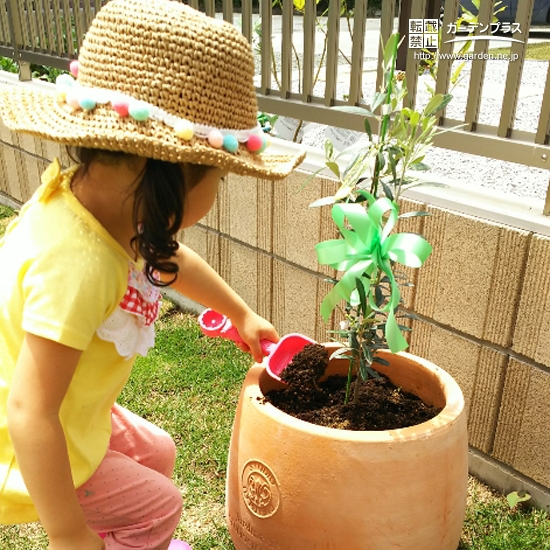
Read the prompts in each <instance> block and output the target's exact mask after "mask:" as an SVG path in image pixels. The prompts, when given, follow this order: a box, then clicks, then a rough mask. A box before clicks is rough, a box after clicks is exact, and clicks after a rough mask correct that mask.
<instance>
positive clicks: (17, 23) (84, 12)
mask: <svg viewBox="0 0 550 550" xmlns="http://www.w3.org/2000/svg"><path fill="white" fill-rule="evenodd" d="M104 3H106V0H0V55H1V56H5V57H10V58H12V59H14V60H15V61H16V62H17V63H18V64H19V67H20V78H21V79H29V78H30V76H31V75H30V69H29V66H30V63H37V64H43V65H49V66H52V67H57V68H67V66H68V60H70V59H72V58H75V57H76V55H77V52H78V46H79V44H81V42H82V39H83V37H84V34H85V32H86V29H87V28H88V26H89V25H90V22H91V20H92V19H93V17H94V16H95V14H96V13H97V11H98V10H99V9H100V7H101V5H103V4H104ZM186 3H188V4H189V5H191V6H192V7H194V8H197V9H202V10H203V11H204V12H205V13H206V14H207V15H210V16H213V17H223V19H225V20H226V21H229V22H231V23H233V24H234V25H236V26H237V27H238V28H239V29H240V30H241V31H242V32H243V34H244V35H245V36H246V37H247V38H248V40H249V41H250V42H251V43H252V44H253V47H254V49H255V51H256V52H257V54H258V65H257V71H256V72H257V82H256V85H257V92H258V102H259V107H260V109H261V110H262V111H265V112H268V113H274V114H278V115H280V116H285V117H290V118H295V119H299V120H307V121H309V122H317V123H320V124H326V125H328V126H335V127H341V128H347V129H350V130H357V131H362V130H363V128H364V125H363V120H362V117H361V116H359V115H354V114H350V113H344V112H341V111H335V110H333V109H330V107H333V106H337V105H358V104H361V103H365V102H367V103H368V100H369V99H370V96H371V93H372V92H373V91H374V90H375V89H376V88H377V86H378V84H379V83H380V81H381V70H380V64H379V63H378V62H377V61H376V58H377V56H379V55H380V46H379V45H380V43H381V41H383V42H385V41H386V40H387V38H388V37H389V36H390V34H391V33H392V32H393V30H394V29H395V27H396V20H397V19H396V16H397V15H400V23H399V28H400V30H401V31H404V32H405V33H407V32H408V31H409V29H408V28H407V26H406V25H407V19H424V18H427V17H429V14H430V13H431V14H432V15H433V12H434V6H435V7H436V9H437V10H439V3H438V2H437V1H434V0H414V1H413V0H401V1H400V2H399V3H398V4H399V5H398V6H397V7H396V5H395V2H393V1H384V2H383V9H382V14H381V17H380V21H379V30H378V31H377V32H375V33H373V32H372V31H371V30H370V27H371V23H372V20H370V19H367V9H368V0H356V1H355V5H354V10H353V16H352V17H342V16H341V5H342V1H341V0H330V2H329V8H328V12H327V13H326V14H325V15H324V16H323V17H321V16H318V14H317V13H316V2H315V1H314V0H307V1H306V3H305V7H304V10H303V12H301V13H299V14H298V15H299V16H298V17H297V12H296V10H295V8H294V5H293V2H292V0H281V1H280V2H279V1H275V2H272V0H260V8H259V13H254V10H253V5H252V0H242V2H241V8H240V12H237V10H235V9H234V7H233V2H232V1H229V0H222V2H221V8H220V7H217V6H219V5H220V2H219V1H218V2H216V1H215V0H203V1H201V2H199V1H198V0H189V1H188V2H186ZM533 8H534V0H518V8H517V12H516V19H515V25H516V28H519V29H520V31H521V37H522V38H523V40H521V41H518V42H512V45H511V50H510V54H511V56H513V57H515V58H516V59H515V60H514V61H512V60H510V61H508V62H499V63H501V65H502V74H501V77H500V78H501V81H502V82H504V83H505V85H504V91H503V97H502V103H501V106H500V116H499V121H498V124H493V125H488V124H484V123H482V120H483V114H484V111H483V109H484V108H485V107H484V105H483V101H482V99H483V86H484V82H485V72H486V68H487V63H488V62H489V60H488V59H486V57H487V55H486V54H487V53H488V45H489V41H488V40H476V41H474V46H473V50H472V51H473V53H474V54H475V55H476V59H474V60H472V61H471V71H470V79H469V85H468V90H467V95H466V98H465V110H464V113H463V115H461V116H459V117H456V116H455V117H454V118H450V117H449V116H447V113H443V114H442V116H441V118H440V120H439V125H440V127H441V128H455V130H453V131H450V132H445V133H441V134H438V135H437V136H436V139H435V145H436V146H439V147H444V148H448V149H452V150H456V151H461V152H464V153H471V154H476V155H482V156H486V157H490V158H495V159H498V160H505V161H511V162H517V163H520V164H524V165H527V166H532V167H536V168H548V167H549V165H550V159H549V156H550V146H549V138H550V136H549V132H550V72H549V71H548V62H545V63H546V81H545V87H544V91H543V93H542V97H541V98H537V101H535V102H534V104H533V109H534V110H536V111H537V113H538V116H537V123H536V125H535V126H534V127H533V128H527V129H525V128H518V125H517V117H516V113H517V106H518V97H519V89H520V84H521V78H522V72H523V69H524V60H525V51H526V47H527V36H528V35H529V30H530V21H531V16H532V13H533ZM494 11H495V0H482V2H481V7H480V13H479V21H480V22H481V23H484V24H482V25H479V26H477V27H476V28H475V30H474V36H483V35H486V36H490V33H491V31H492V27H491V26H490V25H487V23H490V21H491V16H492V14H493V13H494ZM458 14H459V0H446V1H445V3H444V15H443V20H442V24H441V43H440V48H439V54H440V56H439V61H438V68H437V79H436V81H435V83H434V89H435V91H436V92H437V93H446V92H448V91H449V90H450V88H451V87H452V83H451V79H452V75H453V71H454V70H455V69H456V65H454V63H455V64H456V61H454V62H453V59H451V54H453V51H454V49H453V46H454V43H453V42H449V40H452V39H453V38H456V35H455V34H453V29H452V25H453V23H454V22H456V20H457V17H458ZM405 16H407V17H405ZM373 41H374V42H373ZM407 45H408V44H407V43H406V41H405V43H404V44H403V45H402V46H401V47H402V48H407ZM418 51H419V50H415V49H413V48H408V49H407V51H406V52H404V53H405V67H404V68H405V70H406V75H407V82H408V87H409V91H410V98H409V101H410V103H411V105H412V106H414V105H415V104H416V103H418V102H420V103H421V102H422V101H423V100H424V99H425V97H424V96H425V93H424V96H422V94H423V90H422V89H421V87H420V85H419V83H420V80H419V78H418V75H419V68H420V64H421V63H422V60H421V59H418V57H419V56H418V55H415V52H416V53H418ZM373 52H374V53H373ZM402 53H403V51H402ZM539 99H540V101H539ZM374 130H375V128H374ZM544 213H545V214H548V213H550V193H547V199H546V205H545V208H544Z"/></svg>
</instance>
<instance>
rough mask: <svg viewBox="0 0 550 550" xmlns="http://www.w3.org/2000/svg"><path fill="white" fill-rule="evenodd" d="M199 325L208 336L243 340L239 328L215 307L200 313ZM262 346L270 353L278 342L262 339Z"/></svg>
mask: <svg viewBox="0 0 550 550" xmlns="http://www.w3.org/2000/svg"><path fill="white" fill-rule="evenodd" d="M199 326H200V328H201V331H202V333H203V334H205V335H206V336H219V337H221V338H226V339H228V340H233V342H242V341H243V339H242V338H241V335H240V334H239V332H238V331H237V329H236V328H235V327H234V326H233V324H232V323H231V320H230V319H228V318H227V317H226V316H225V315H222V314H221V313H218V312H217V311H214V310H213V309H205V310H204V311H203V312H202V313H201V314H200V315H199ZM260 346H261V347H262V351H263V352H264V355H270V354H271V352H272V351H273V350H274V349H275V347H276V346H277V344H276V343H275V342H270V341H269V340H260Z"/></svg>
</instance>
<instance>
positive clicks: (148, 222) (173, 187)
mask: <svg viewBox="0 0 550 550" xmlns="http://www.w3.org/2000/svg"><path fill="white" fill-rule="evenodd" d="M69 154H70V155H71V158H73V160H75V161H77V162H79V163H81V164H82V166H83V170H84V173H86V172H87V171H88V170H89V168H90V165H91V164H92V162H100V163H102V164H110V165H113V164H119V163H122V162H127V161H131V160H132V159H133V158H135V157H134V155H129V154H127V153H122V152H119V151H103V150H100V149H89V148H85V147H77V148H75V149H74V153H73V151H70V153H69ZM75 157H76V158H75ZM207 169H208V167H207V166H202V165H197V164H188V163H187V164H185V163H181V164H180V163H173V162H167V161H163V160H156V159H147V162H146V164H145V168H144V170H143V172H142V173H141V174H139V175H138V177H137V179H136V188H135V190H134V212H133V224H134V231H135V234H134V236H133V238H132V241H131V246H132V248H133V249H134V251H135V252H136V254H139V255H140V256H141V257H142V258H143V259H144V260H145V263H146V267H145V273H146V275H147V279H148V280H149V281H150V282H151V283H153V284H154V285H156V286H167V285H169V284H170V283H172V282H173V281H174V280H175V279H176V277H177V273H178V265H177V264H176V263H175V262H174V261H172V260H171V258H172V257H173V256H174V254H175V253H176V251H177V250H178V246H179V245H178V242H177V240H176V238H175V237H176V234H177V232H178V231H179V230H180V228H181V225H182V221H183V212H184V207H185V199H186V196H187V192H188V191H189V190H190V189H192V188H193V187H194V186H195V185H196V184H197V183H198V182H199V181H200V180H201V179H202V177H203V176H204V173H205V172H206V170H207ZM156 271H162V272H164V273H169V274H172V275H173V277H172V279H171V280H170V281H168V282H164V283H163V282H161V281H160V280H159V279H158V277H156V276H155V272H156Z"/></svg>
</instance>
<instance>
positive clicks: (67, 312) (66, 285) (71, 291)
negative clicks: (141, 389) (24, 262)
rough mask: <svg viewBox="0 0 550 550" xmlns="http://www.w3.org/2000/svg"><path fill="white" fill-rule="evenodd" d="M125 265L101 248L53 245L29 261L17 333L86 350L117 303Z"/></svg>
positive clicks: (121, 291) (119, 297) (125, 278)
mask: <svg viewBox="0 0 550 550" xmlns="http://www.w3.org/2000/svg"><path fill="white" fill-rule="evenodd" d="M127 270H128V267H127V265H125V264H124V261H123V260H122V259H121V258H117V257H115V256H114V255H113V254H110V253H108V251H106V250H102V249H101V248H100V247H99V248H98V247H93V246H91V247H87V248H84V247H82V246H80V247H78V248H76V247H71V246H70V245H68V246H67V242H65V243H64V245H63V246H55V247H52V248H50V249H49V250H48V251H47V252H45V253H42V254H41V255H40V256H39V257H37V258H34V259H33V260H32V261H29V264H28V266H27V269H26V271H25V273H24V276H23V281H22V287H23V294H24V304H25V305H24V310H23V319H22V328H23V330H25V332H28V333H31V334H34V335H36V336H41V337H43V338H47V339H49V340H53V341H55V342H59V343H60V344H64V345H66V346H69V347H72V348H75V349H79V350H85V349H86V348H87V347H88V345H89V344H90V341H91V339H92V337H93V335H94V333H95V332H96V330H97V329H98V327H99V326H100V325H101V323H102V322H103V321H104V320H105V319H106V318H107V317H108V316H109V315H110V314H111V313H112V312H113V311H114V309H115V308H116V306H117V305H118V304H119V302H120V300H121V299H122V297H123V295H124V292H125V288H126V281H127Z"/></svg>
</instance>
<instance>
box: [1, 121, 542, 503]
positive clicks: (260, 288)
mask: <svg viewBox="0 0 550 550" xmlns="http://www.w3.org/2000/svg"><path fill="white" fill-rule="evenodd" d="M0 140H1V142H2V143H0V200H2V197H4V199H6V198H8V197H9V198H10V200H12V201H15V202H23V201H25V200H27V199H28V198H29V196H30V194H31V193H32V192H33V191H34V190H35V189H36V187H37V186H38V183H39V174H40V173H41V171H42V170H43V169H44V167H45V166H46V165H47V163H48V162H49V161H50V160H51V159H52V158H53V157H55V156H58V157H60V160H61V162H62V164H64V165H68V163H69V159H68V157H67V155H66V153H65V151H64V148H61V147H58V146H56V145H54V144H51V143H46V142H41V141H40V140H38V139H35V138H29V137H22V136H16V135H14V134H12V133H11V132H9V131H7V130H6V129H5V128H4V127H1V126H0ZM335 189H336V184H335V182H334V181H332V180H330V179H327V178H324V177H319V176H317V177H315V178H311V177H310V174H309V173H305V172H303V171H297V172H295V173H293V174H292V175H290V176H289V177H288V178H287V179H286V180H284V181H282V182H275V183H273V182H269V181H264V180H258V179H255V178H246V177H238V176H233V175H229V176H228V177H227V180H226V182H225V183H224V184H223V185H222V187H221V190H220V193H219V196H218V199H217V202H216V204H215V207H214V208H213V210H212V211H211V212H210V213H209V214H208V216H207V217H206V218H205V219H204V220H202V221H201V223H199V224H198V225H197V226H195V227H193V228H191V229H189V230H187V231H185V233H184V234H183V235H181V238H182V240H183V241H184V242H185V243H186V244H188V245H189V246H191V247H192V248H193V249H194V250H196V251H197V252H198V253H199V254H200V255H201V256H203V257H204V258H205V259H206V260H207V261H208V262H209V263H210V264H211V265H212V266H213V267H214V268H215V269H217V270H218V271H219V273H220V274H221V275H222V276H223V277H224V278H225V279H226V280H227V281H228V282H229V283H230V284H231V285H232V286H233V287H234V288H235V289H236V290H237V291H238V292H239V293H240V294H241V295H242V296H243V297H244V299H245V300H246V301H247V302H248V303H249V304H250V305H251V306H252V307H253V308H255V309H256V310H257V311H258V312H259V313H260V314H261V315H263V316H265V317H267V318H268V319H270V320H271V321H272V322H273V323H274V324H275V326H276V327H277V329H278V330H279V332H280V333H281V334H285V333H289V332H301V333H304V334H307V335H309V336H312V337H313V338H315V339H317V340H319V341H328V340H329V339H330V334H329V332H328V331H329V330H331V329H333V328H334V326H335V325H337V323H338V318H335V317H334V316H333V318H332V319H331V320H330V322H329V323H328V324H325V323H324V322H323V320H322V319H321V317H320V314H319V306H320V303H321V301H322V299H323V297H324V296H325V294H326V293H327V292H328V290H329V289H330V285H329V283H327V282H326V281H325V280H324V279H325V277H326V276H327V275H328V276H331V275H334V273H333V271H332V270H331V269H330V268H327V267H319V266H318V264H317V260H316V255H315V250H314V246H315V244H316V243H318V242H320V241H322V240H326V239H330V238H335V237H336V229H335V226H334V224H333V223H332V220H331V218H330V209H329V208H327V207H322V208H310V207H309V205H310V204H311V203H312V202H313V201H314V200H316V199H318V198H320V197H323V196H328V195H331V194H333V193H334V191H335ZM402 209H403V210H426V211H428V212H430V213H431V216H429V217H423V218H413V219H410V220H408V221H406V223H404V224H403V226H402V227H400V228H399V230H400V231H407V230H413V231H418V232H421V233H423V234H424V235H425V236H426V238H427V239H428V241H429V242H431V243H432V245H433V247H434V252H433V254H432V256H431V257H430V258H429V259H428V261H427V262H426V264H425V265H424V266H423V267H422V268H421V269H420V270H406V271H407V273H408V275H409V277H410V280H411V281H412V282H413V283H414V284H415V286H414V287H412V288H410V289H404V291H403V296H404V300H405V304H406V306H407V308H409V309H410V310H412V311H414V312H415V313H416V314H417V317H418V319H416V320H415V321H413V323H412V327H413V331H412V333H411V336H410V351H411V352H412V353H416V354H418V355H422V356H424V357H426V358H427V359H429V360H431V361H433V362H434V363H436V364H438V365H439V366H440V367H442V368H443V369H445V370H447V371H448V372H449V373H450V374H451V375H453V376H454V377H455V378H456V380H457V381H458V383H459V384H460V386H461V388H462V390H463V392H464V395H465V398H466V403H467V408H468V418H469V420H468V422H469V436H470V445H471V469H472V471H473V473H474V474H476V475H478V477H480V478H481V479H485V480H486V481H488V482H489V483H490V484H491V485H493V486H495V487H496V488H499V489H501V490H503V491H512V490H520V489H526V490H527V491H528V492H529V493H530V494H531V495H533V496H534V501H535V503H536V504H538V505H540V506H542V507H545V508H547V509H550V438H548V418H549V416H550V336H548V335H549V334H550V265H549V264H550V237H549V236H548V235H550V224H548V225H549V230H548V231H546V232H545V231H542V232H537V231H536V230H533V229H529V228H528V229H526V228H525V227H522V224H521V223H519V224H518V225H517V226H514V225H511V224H508V223H499V222H496V221H492V220H491V219H487V218H484V217H483V216H482V215H477V216H473V215H470V214H467V213H462V212H460V211H459V210H460V208H457V209H452V208H443V207H441V206H438V205H437V204H431V203H430V202H429V201H426V200H422V199H421V200H418V199H417V198H409V199H406V200H404V202H403V208H402Z"/></svg>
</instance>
